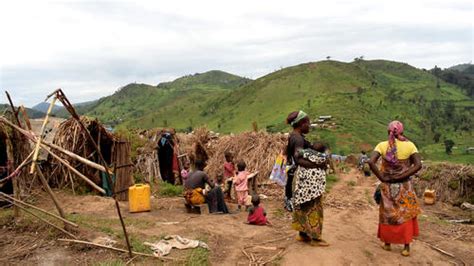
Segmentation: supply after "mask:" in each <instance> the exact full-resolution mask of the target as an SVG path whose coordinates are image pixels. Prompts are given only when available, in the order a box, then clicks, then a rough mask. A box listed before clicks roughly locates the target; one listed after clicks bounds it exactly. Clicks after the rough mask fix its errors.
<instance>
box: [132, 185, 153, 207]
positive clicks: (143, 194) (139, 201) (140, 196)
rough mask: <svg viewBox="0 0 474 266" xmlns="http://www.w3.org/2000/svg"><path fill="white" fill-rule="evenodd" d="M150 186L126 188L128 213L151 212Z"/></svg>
mask: <svg viewBox="0 0 474 266" xmlns="http://www.w3.org/2000/svg"><path fill="white" fill-rule="evenodd" d="M150 195H151V194H150V185H148V184H136V185H133V186H131V187H129V188H128V203H129V211H130V212H147V211H150V210H151V202H150Z"/></svg>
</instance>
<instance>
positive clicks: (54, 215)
mask: <svg viewBox="0 0 474 266" xmlns="http://www.w3.org/2000/svg"><path fill="white" fill-rule="evenodd" d="M0 196H2V197H4V198H7V199H9V200H11V201H14V202H15V203H17V204H21V205H24V206H26V207H29V208H32V209H35V210H37V211H40V212H42V213H44V214H47V215H49V216H51V217H54V218H56V219H58V220H61V221H63V222H65V223H67V224H69V225H71V226H74V227H79V226H78V225H77V224H75V223H73V222H71V221H69V220H66V219H64V218H62V217H60V216H58V215H56V214H54V213H51V212H48V211H46V210H43V209H41V208H38V207H36V206H34V205H31V204H28V203H26V202H24V201H21V200H18V199H15V198H13V197H11V196H9V195H8V194H5V193H3V192H0Z"/></svg>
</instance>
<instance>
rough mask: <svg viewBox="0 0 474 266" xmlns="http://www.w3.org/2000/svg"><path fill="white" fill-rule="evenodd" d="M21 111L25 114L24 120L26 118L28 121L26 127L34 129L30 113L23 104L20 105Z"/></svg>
mask: <svg viewBox="0 0 474 266" xmlns="http://www.w3.org/2000/svg"><path fill="white" fill-rule="evenodd" d="M20 111H21V114H22V115H23V120H25V122H26V127H27V128H28V130H32V129H31V122H30V118H29V117H28V113H27V112H26V109H25V107H24V106H23V105H20Z"/></svg>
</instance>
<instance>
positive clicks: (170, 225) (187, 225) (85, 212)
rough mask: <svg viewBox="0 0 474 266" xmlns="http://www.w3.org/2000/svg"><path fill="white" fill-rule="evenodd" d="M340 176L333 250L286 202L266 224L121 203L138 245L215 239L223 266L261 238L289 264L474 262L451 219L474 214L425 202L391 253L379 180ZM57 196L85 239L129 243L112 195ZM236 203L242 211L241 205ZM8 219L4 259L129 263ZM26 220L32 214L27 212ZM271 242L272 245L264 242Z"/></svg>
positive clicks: (470, 241)
mask: <svg viewBox="0 0 474 266" xmlns="http://www.w3.org/2000/svg"><path fill="white" fill-rule="evenodd" d="M339 178H340V180H339V182H338V183H337V184H336V185H335V186H334V187H333V188H332V190H331V192H330V193H329V194H328V195H327V197H326V200H325V205H326V207H325V221H324V233H323V237H324V238H325V239H326V240H327V241H328V242H329V243H330V244H331V246H330V247H326V248H322V247H312V246H309V245H307V244H304V243H299V242H296V241H295V240H294V236H295V235H296V233H295V232H294V231H292V230H291V228H290V222H291V216H290V215H289V214H288V213H286V212H285V211H283V209H282V206H281V205H282V204H281V202H280V200H274V199H268V200H264V201H263V204H264V206H265V208H266V210H267V212H268V217H269V219H270V220H271V222H272V223H273V226H262V227H260V226H250V225H246V224H244V221H245V220H246V214H245V213H244V212H240V213H234V214H230V215H190V214H187V213H186V212H185V209H184V206H183V200H182V199H181V198H154V199H152V206H153V207H152V211H151V212H145V213H136V214H131V213H128V206H127V203H126V202H123V203H121V209H122V213H123V215H124V217H125V220H126V223H127V229H128V232H129V234H130V235H131V236H132V237H133V238H134V239H135V241H134V243H135V244H136V243H141V242H144V241H148V242H154V241H157V240H159V239H160V238H161V237H163V236H165V235H169V234H177V235H181V236H183V237H187V238H193V239H201V240H204V241H206V242H207V243H208V244H209V246H210V249H211V251H210V253H209V261H210V263H211V264H215V265H248V264H249V260H248V258H247V257H246V255H244V253H243V252H242V248H243V247H245V246H249V245H250V246H252V245H254V246H255V244H257V246H259V247H256V248H249V249H246V252H247V254H249V256H254V257H255V259H256V260H258V259H260V261H261V262H263V261H267V260H269V259H271V258H273V259H274V260H273V263H275V264H282V265H341V264H343V265H349V264H353V265H361V264H363V265H366V264H373V265H379V264H391V265H393V264H397V265H400V264H403V265H407V264H430V265H432V264H434V265H450V264H456V263H458V264H462V263H463V262H465V263H466V264H468V263H471V262H472V261H474V253H473V252H472V250H474V227H473V226H472V225H465V224H451V223H449V222H446V221H445V220H443V219H448V218H449V219H450V218H458V219H459V218H465V216H466V215H470V214H469V213H466V212H462V211H460V210H459V209H456V208H453V207H450V206H448V205H444V204H437V205H435V206H429V207H423V209H424V213H423V214H422V215H421V216H420V217H419V222H420V231H421V232H420V233H421V235H420V237H419V239H418V240H416V241H415V242H414V243H413V245H412V252H411V256H410V257H407V258H405V257H402V256H401V255H400V251H401V248H402V247H401V246H394V247H393V251H391V252H388V251H384V250H383V249H382V248H381V247H380V242H379V240H378V239H377V237H376V231H377V221H378V209H377V206H376V205H375V204H374V203H373V200H372V193H373V190H374V187H375V182H376V180H375V179H374V178H373V177H371V178H365V177H362V176H361V175H359V174H358V173H357V172H356V171H355V170H352V171H351V172H350V173H343V174H340V175H339ZM57 194H58V197H59V198H60V199H61V203H62V205H63V207H64V209H65V211H66V213H68V214H69V215H70V216H72V217H74V219H75V221H76V222H77V223H78V224H79V225H80V231H79V232H78V233H77V234H78V235H79V236H80V238H81V239H88V240H93V239H94V238H96V237H98V236H109V237H111V238H113V239H115V240H117V241H118V243H119V244H117V246H120V247H124V241H123V238H121V230H120V224H119V222H118V219H117V218H116V216H117V215H116V212H115V209H114V203H113V201H112V200H111V199H107V198H102V197H98V196H90V195H86V196H73V195H71V194H69V193H66V192H58V193H57ZM36 198H37V203H36V204H37V205H38V206H42V207H44V208H48V209H53V208H52V206H53V205H52V204H51V202H50V200H49V199H48V198H47V197H46V195H45V194H41V195H40V196H37V197H36ZM231 207H232V208H233V209H235V205H231ZM2 212H6V211H4V210H0V214H2ZM1 217H2V219H1V220H0V222H1V223H2V224H0V234H1V235H2V238H1V240H0V258H2V259H0V263H2V264H4V263H9V264H20V263H21V264H24V263H27V264H43V265H46V264H47V265H64V264H79V263H80V264H84V263H85V264H94V263H97V262H101V261H102V262H104V261H108V262H110V261H114V260H121V261H123V262H124V263H125V262H127V261H128V257H127V256H126V254H118V253H115V252H112V251H107V250H102V249H99V248H90V247H85V246H83V245H76V244H64V243H61V242H58V241H56V240H55V239H57V238H58V237H59V235H58V234H57V233H56V231H55V230H54V229H51V228H49V227H48V226H45V225H42V224H38V223H37V222H35V223H30V222H27V223H25V222H19V223H17V224H15V223H14V222H13V221H12V220H11V219H10V218H8V217H9V216H7V215H1ZM5 217H7V218H5ZM23 219H27V217H26V215H25V218H23ZM30 220H31V218H30ZM31 221H35V220H31ZM272 240H277V241H273V242H272ZM268 241H270V243H264V242H268ZM259 243H262V244H259ZM427 243H428V244H427ZM430 244H431V245H435V246H437V247H438V248H440V249H442V250H444V251H446V252H448V253H451V254H453V255H454V256H455V257H456V258H451V257H449V256H446V255H443V254H441V253H440V252H438V251H436V250H434V249H432V248H431V247H430V246H429V245H430ZM35 245H36V246H35ZM262 246H263V247H264V248H262ZM281 250H284V251H283V253H281V254H280V255H278V253H279V252H280V251H281ZM15 252H16V253H15ZM12 254H13V255H15V254H16V256H12ZM190 254H191V251H181V250H173V251H172V252H171V254H170V257H173V258H177V259H180V260H181V261H180V262H172V263H171V264H183V263H184V261H186V260H188V258H189V255H190ZM134 263H136V264H155V263H156V260H154V259H153V258H136V259H134V260H133V261H132V264H134Z"/></svg>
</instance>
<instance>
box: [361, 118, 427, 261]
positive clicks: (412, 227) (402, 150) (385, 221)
mask: <svg viewBox="0 0 474 266" xmlns="http://www.w3.org/2000/svg"><path fill="white" fill-rule="evenodd" d="M388 136H389V137H388V141H383V142H380V143H379V144H378V145H377V146H376V147H375V149H374V152H373V154H372V156H371V158H370V161H369V165H370V168H371V169H372V172H373V173H374V174H375V175H376V176H377V178H378V179H379V180H380V181H382V183H381V184H380V186H379V188H380V192H381V201H380V209H379V227H378V234H377V235H378V237H379V238H380V240H382V241H383V242H384V245H383V248H384V249H385V250H387V251H390V250H391V244H404V245H405V246H404V249H403V250H402V255H403V256H409V255H410V243H411V242H412V240H413V237H416V236H418V234H419V229H418V221H417V215H418V214H420V207H419V205H418V200H417V198H416V194H415V190H414V188H413V184H412V182H411V176H413V175H414V174H415V173H416V172H418V171H419V170H420V169H421V157H420V155H419V153H418V150H417V148H416V146H415V144H413V142H411V141H409V140H408V139H407V138H406V137H405V136H404V135H403V124H402V123H401V122H399V121H393V122H391V123H390V124H389V125H388ZM380 157H382V167H381V169H379V168H378V167H377V164H376V163H377V161H378V159H379V158H380Z"/></svg>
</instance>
